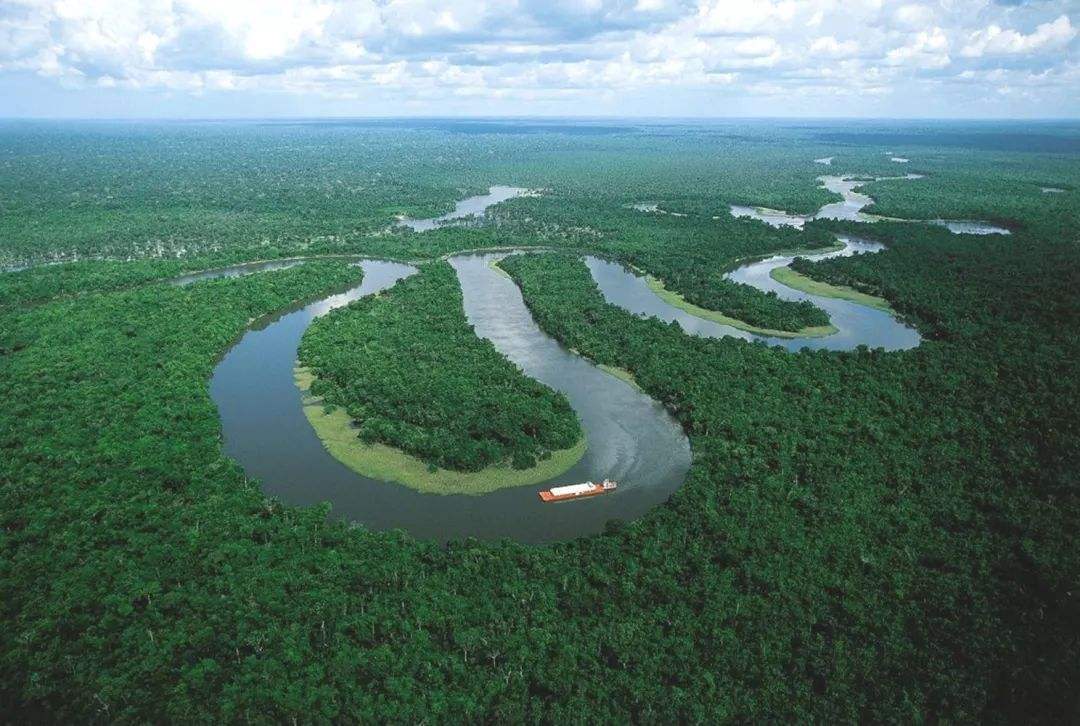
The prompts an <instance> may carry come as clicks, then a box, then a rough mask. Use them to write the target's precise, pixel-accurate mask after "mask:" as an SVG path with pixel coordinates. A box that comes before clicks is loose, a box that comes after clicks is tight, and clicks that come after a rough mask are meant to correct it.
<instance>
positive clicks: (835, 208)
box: [730, 174, 1011, 234]
mask: <svg viewBox="0 0 1080 726" xmlns="http://www.w3.org/2000/svg"><path fill="white" fill-rule="evenodd" d="M922 178H924V177H923V175H922V174H905V175H903V176H880V177H876V178H874V179H873V180H872V181H888V180H891V179H907V180H915V179H922ZM818 181H820V182H821V186H822V187H824V188H825V189H827V190H828V191H830V192H833V193H835V194H839V195H840V196H841V197H843V199H842V200H841V201H839V202H832V203H830V204H826V205H825V206H823V207H822V208H821V209H819V210H818V211H817V212H816V213H814V214H809V215H806V214H791V213H790V212H784V211H781V210H778V209H768V208H767V207H746V206H741V205H737V204H732V205H731V206H730V209H731V215H732V216H733V217H749V218H751V219H756V220H758V221H761V222H764V223H765V224H769V225H772V226H773V227H785V226H786V227H795V228H796V229H802V228H803V225H804V224H806V223H807V222H809V221H810V220H812V219H846V220H850V221H853V222H879V221H882V220H886V219H888V220H890V221H894V222H918V221H925V222H926V223H927V224H936V225H938V226H940V227H945V228H946V229H948V230H949V231H950V232H953V233H955V234H1011V233H1010V232H1009V230H1007V229H1005V228H1004V227H999V226H997V225H994V224H991V223H990V222H982V221H979V220H965V219H928V220H910V219H896V218H894V217H882V216H880V215H876V214H867V213H865V212H863V211H862V210H863V209H865V208H866V207H868V206H870V205H871V204H873V203H874V200H873V199H872V198H871V197H870V196H869V195H867V194H863V193H861V192H857V191H855V190H856V189H857V188H858V187H860V186H862V185H863V184H866V183H867V181H868V180H866V179H857V178H852V177H850V176H822V177H818Z"/></svg>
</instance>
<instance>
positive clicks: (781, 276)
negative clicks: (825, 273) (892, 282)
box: [769, 267, 893, 313]
mask: <svg viewBox="0 0 1080 726" xmlns="http://www.w3.org/2000/svg"><path fill="white" fill-rule="evenodd" d="M769 277H771V278H772V279H774V280H776V281H777V282H779V283H780V284H781V285H787V286H788V287H790V288H793V289H795V290H800V291H802V292H806V293H810V294H811V295H821V296H822V297H835V298H840V299H841V300H850V301H851V302H853V303H858V304H859V305H865V306H866V307H869V308H874V309H875V310H884V311H885V312H887V313H891V312H893V309H892V306H891V305H889V302H888V301H887V300H885V299H884V298H880V297H876V296H874V295H867V294H866V293H865V292H859V291H858V290H855V289H853V288H850V287H841V286H839V285H830V284H829V283H827V282H819V281H817V280H814V279H812V278H810V277H807V276H806V275H803V274H802V273H799V272H796V271H795V270H793V269H791V268H790V267H777V268H776V269H774V270H772V271H771V272H770V273H769Z"/></svg>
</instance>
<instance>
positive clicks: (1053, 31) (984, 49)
mask: <svg viewBox="0 0 1080 726" xmlns="http://www.w3.org/2000/svg"><path fill="white" fill-rule="evenodd" d="M1075 37H1076V29H1075V28H1074V27H1073V26H1072V22H1071V21H1070V20H1069V18H1068V16H1066V15H1060V16H1058V17H1057V18H1056V19H1055V20H1054V21H1052V22H1049V23H1042V24H1041V25H1039V26H1038V27H1037V28H1035V30H1034V31H1033V32H1031V33H1029V34H1027V35H1025V34H1023V33H1020V32H1017V31H1015V30H1003V29H1002V28H1001V27H999V26H997V25H991V26H989V27H987V28H985V29H984V30H978V31H975V32H974V33H972V34H971V35H970V36H969V38H968V43H967V45H965V46H964V48H963V50H961V51H960V54H961V55H963V56H965V57H968V58H978V57H979V56H983V55H1017V54H1024V53H1033V52H1036V51H1041V50H1051V49H1058V48H1062V47H1064V46H1066V45H1067V44H1068V43H1069V42H1070V41H1072V39H1073V38H1075Z"/></svg>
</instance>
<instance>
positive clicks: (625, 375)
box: [598, 363, 641, 391]
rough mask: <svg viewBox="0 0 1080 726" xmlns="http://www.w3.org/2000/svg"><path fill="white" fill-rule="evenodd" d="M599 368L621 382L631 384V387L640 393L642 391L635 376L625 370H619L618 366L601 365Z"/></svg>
mask: <svg viewBox="0 0 1080 726" xmlns="http://www.w3.org/2000/svg"><path fill="white" fill-rule="evenodd" d="M598 367H599V368H600V370H602V371H604V372H605V373H610V374H611V375H613V376H615V377H616V378H618V379H619V380H620V381H624V382H626V383H629V384H630V385H631V386H633V387H634V389H635V390H638V391H640V390H641V386H639V385H638V382H637V381H635V380H634V375H633V374H632V373H631V372H630V371H628V370H626V369H625V368H619V367H617V366H608V365H604V364H603V363H600V364H599V365H598Z"/></svg>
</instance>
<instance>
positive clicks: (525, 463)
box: [300, 262, 582, 471]
mask: <svg viewBox="0 0 1080 726" xmlns="http://www.w3.org/2000/svg"><path fill="white" fill-rule="evenodd" d="M300 363H301V364H303V365H305V366H307V367H308V368H310V369H311V370H312V372H313V373H314V374H315V376H316V379H315V382H314V384H313V385H312V387H311V392H312V393H313V394H314V395H316V396H320V397H322V399H323V400H324V401H325V402H326V404H328V405H331V406H342V407H344V408H345V410H346V412H347V413H348V414H349V416H350V417H351V418H352V420H353V421H354V422H355V423H356V425H357V428H358V436H359V438H360V439H361V440H363V441H366V442H368V443H376V442H378V443H383V444H388V445H390V446H393V447H395V448H398V449H401V450H403V451H406V452H408V453H410V454H413V455H414V456H417V457H419V458H421V459H423V460H424V461H426V462H428V463H429V464H431V465H432V466H439V467H444V468H448V469H458V470H464V471H478V470H480V469H483V468H484V467H487V466H492V465H494V464H498V463H502V462H510V463H511V464H512V466H513V467H514V468H515V469H526V468H529V467H531V466H535V465H536V463H537V461H539V460H542V459H546V458H548V457H549V456H551V452H552V451H554V450H557V449H568V448H570V447H571V446H573V445H574V443H575V442H576V441H577V440H578V439H579V438H581V436H582V432H581V426H580V425H579V424H578V421H577V418H576V417H575V415H574V411H573V409H572V408H570V403H569V402H568V401H567V400H566V396H564V395H563V394H561V393H557V392H555V391H552V390H551V389H549V388H547V387H545V386H544V385H542V384H540V383H537V382H536V381H534V380H533V379H531V378H527V377H526V376H525V375H524V374H522V372H521V371H520V370H519V369H518V368H517V366H515V365H514V364H513V363H511V362H510V361H508V360H507V359H506V358H504V357H503V356H502V355H501V354H500V353H499V352H498V351H496V350H495V347H494V346H493V345H492V344H491V342H490V341H488V340H484V339H482V338H478V337H477V336H476V335H475V333H474V332H473V329H472V326H471V325H469V323H468V321H467V320H466V319H465V312H464V310H463V309H462V299H461V290H460V288H459V287H458V281H457V277H456V276H455V275H454V271H453V269H452V268H451V267H450V265H449V264H447V263H446V262H434V263H431V264H428V265H425V266H424V267H423V268H422V270H421V272H420V273H419V274H417V275H416V276H414V277H412V278H410V279H407V280H404V281H402V282H401V283H399V284H398V285H397V286H395V287H394V288H393V289H391V290H390V291H389V292H386V293H384V294H382V295H379V296H376V297H372V298H364V299H360V300H358V301H356V302H354V303H352V304H351V305H349V306H348V307H345V308H341V309H339V310H335V311H333V312H331V313H330V314H328V315H326V316H324V317H322V318H320V319H319V320H317V321H316V322H315V323H314V324H312V326H311V327H310V328H308V330H307V332H306V333H305V334H304V340H303V343H302V345H301V347H300Z"/></svg>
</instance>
